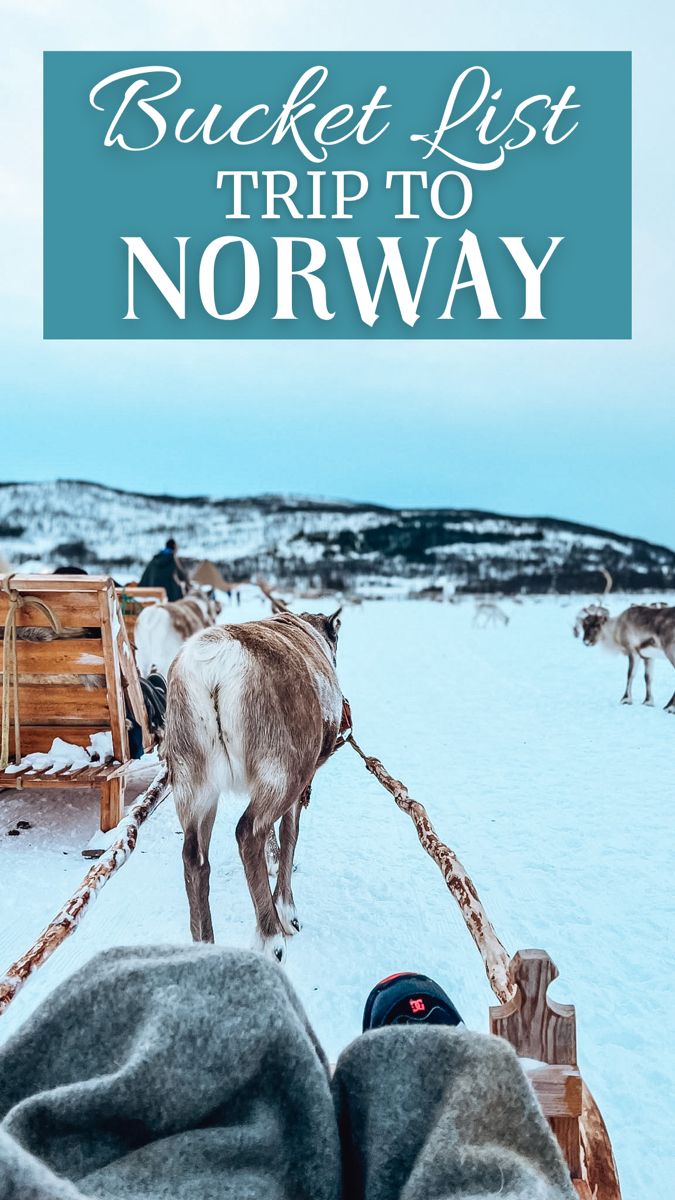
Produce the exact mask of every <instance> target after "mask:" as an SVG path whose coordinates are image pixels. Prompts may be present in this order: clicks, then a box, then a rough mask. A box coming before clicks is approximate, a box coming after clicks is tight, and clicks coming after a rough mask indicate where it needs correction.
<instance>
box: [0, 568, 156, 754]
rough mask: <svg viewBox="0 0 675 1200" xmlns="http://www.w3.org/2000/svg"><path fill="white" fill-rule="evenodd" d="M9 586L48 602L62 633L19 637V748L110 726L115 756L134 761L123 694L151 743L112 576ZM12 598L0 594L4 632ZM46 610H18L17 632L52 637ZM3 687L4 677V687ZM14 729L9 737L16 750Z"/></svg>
mask: <svg viewBox="0 0 675 1200" xmlns="http://www.w3.org/2000/svg"><path fill="white" fill-rule="evenodd" d="M10 588H11V590H12V591H13V592H18V593H20V594H21V595H22V596H24V595H25V596H34V597H36V598H37V599H38V600H40V601H41V602H42V603H44V604H45V605H47V607H48V609H49V612H50V613H52V614H53V616H54V618H55V620H56V622H57V623H58V625H59V627H60V629H61V631H62V632H63V633H65V634H66V635H69V636H65V637H62V636H59V637H56V638H53V639H51V640H48V641H25V640H23V639H21V637H20V632H19V638H18V639H17V646H16V650H17V669H18V695H19V714H20V728H21V752H22V754H30V753H33V752H34V751H43V752H46V751H48V750H49V749H50V747H51V744H52V742H53V740H54V738H55V737H60V738H62V739H63V740H64V741H67V742H72V743H75V744H76V745H84V746H86V745H87V744H88V742H89V738H90V736H91V734H92V733H97V732H102V731H110V733H111V734H112V745H113V755H114V757H115V759H116V760H117V761H119V762H127V761H128V760H129V736H128V728H127V717H126V704H125V692H126V694H127V696H128V699H129V707H130V709H131V711H132V712H133V715H134V717H135V719H136V720H137V721H138V722H139V724H140V725H141V729H142V733H143V742H144V747H145V748H146V749H150V747H151V745H152V737H151V735H150V732H149V729H148V725H147V716H146V712H145V705H144V703H143V696H142V692H141V688H140V683H139V679H138V673H137V670H136V663H135V660H134V655H133V650H132V648H131V645H130V642H129V638H128V635H127V631H126V629H125V625H124V621H123V618H122V614H121V611H120V606H119V602H118V599H117V596H116V593H115V586H114V584H113V581H112V580H111V579H109V578H108V577H106V576H93V575H88V576H84V575H51V576H50V575H14V576H12V577H11V583H10ZM9 608H10V597H9V596H8V595H7V593H6V592H4V591H0V626H1V627H2V631H3V637H4V631H5V624H6V620H7V614H8V612H9ZM51 625H52V623H51V621H50V617H49V614H48V613H46V612H45V611H44V610H43V609H42V608H40V607H38V606H37V605H31V604H25V605H22V606H21V607H20V608H18V609H17V610H16V626H17V631H20V630H21V629H25V628H27V627H33V628H35V629H38V630H42V629H44V630H45V632H46V633H48V634H51V632H52V629H51ZM4 686H5V683H4V680H3V687H4ZM13 741H14V739H13V733H12V739H11V743H10V746H11V749H12V753H14V752H15V748H14V746H13Z"/></svg>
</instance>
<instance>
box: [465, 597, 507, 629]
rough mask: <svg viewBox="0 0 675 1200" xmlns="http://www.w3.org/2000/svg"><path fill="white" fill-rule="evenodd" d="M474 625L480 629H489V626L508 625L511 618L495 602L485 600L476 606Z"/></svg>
mask: <svg viewBox="0 0 675 1200" xmlns="http://www.w3.org/2000/svg"><path fill="white" fill-rule="evenodd" d="M473 623H474V625H477V626H478V628H479V629H487V627H488V625H508V623H509V618H508V615H507V613H505V612H504V610H503V608H500V607H499V605H498V604H495V602H494V600H483V601H481V603H480V604H477V605H476V611H475V613H474V614H473Z"/></svg>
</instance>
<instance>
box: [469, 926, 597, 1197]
mask: <svg viewBox="0 0 675 1200" xmlns="http://www.w3.org/2000/svg"><path fill="white" fill-rule="evenodd" d="M510 974H511V978H512V979H513V981H514V983H515V984H516V994H515V996H514V997H513V999H512V1000H509V1001H508V1002H507V1003H506V1004H498V1005H493V1006H492V1007H491V1008H490V1033H493V1034H497V1036H498V1037H503V1038H505V1039H506V1041H507V1042H510V1043H511V1045H512V1046H513V1048H514V1049H515V1051H516V1053H517V1054H518V1055H519V1056H520V1057H521V1058H525V1059H534V1060H535V1061H536V1062H537V1063H540V1064H542V1066H540V1067H538V1068H537V1067H534V1068H533V1067H530V1069H529V1070H528V1074H529V1076H530V1082H531V1083H532V1085H533V1087H534V1090H535V1092H536V1095H537V1098H538V1100H539V1103H540V1104H541V1107H542V1109H543V1111H544V1115H545V1116H546V1117H547V1118H548V1120H549V1123H550V1125H551V1128H552V1130H553V1132H554V1134H555V1135H556V1137H557V1139H558V1143H559V1145H560V1148H561V1150H562V1152H563V1154H564V1156H565V1159H566V1162H567V1165H568V1167H569V1170H570V1176H571V1178H572V1182H573V1184H574V1186H575V1188H576V1192H577V1196H578V1197H579V1200H621V1190H620V1187H619V1179H618V1174H617V1169H616V1163H615V1162H614V1156H613V1153H612V1146H611V1143H610V1140H609V1136H608V1134H607V1130H606V1128H605V1125H604V1122H603V1120H602V1117H601V1115H600V1112H599V1110H598V1107H597V1105H596V1103H595V1101H594V1099H593V1097H592V1095H591V1093H590V1092H589V1091H588V1088H587V1087H586V1086H585V1084H584V1082H583V1080H582V1078H581V1075H580V1072H579V1067H578V1064H577V1036H576V1015H575V1010H574V1005H573V1004H559V1003H556V1002H555V1001H554V1000H549V997H548V989H549V986H550V985H551V983H553V980H554V979H556V978H557V976H558V968H557V967H556V965H555V963H554V962H552V961H551V959H550V958H549V956H548V954H547V953H546V951H545V950H519V951H518V953H517V954H515V955H514V957H513V958H512V959H511V962H510ZM544 1064H545V1065H544Z"/></svg>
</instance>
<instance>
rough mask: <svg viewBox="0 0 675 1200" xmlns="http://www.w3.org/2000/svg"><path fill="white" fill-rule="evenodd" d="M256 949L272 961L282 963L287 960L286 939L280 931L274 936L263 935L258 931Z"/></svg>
mask: <svg viewBox="0 0 675 1200" xmlns="http://www.w3.org/2000/svg"><path fill="white" fill-rule="evenodd" d="M254 949H255V950H257V951H258V952H259V953H260V954H263V955H264V956H265V958H269V959H271V960H272V962H276V963H279V964H280V965H282V964H283V963H284V962H285V961H286V939H285V937H283V936H282V934H280V933H275V934H274V935H273V937H262V936H261V934H260V933H256V938H255V946H254Z"/></svg>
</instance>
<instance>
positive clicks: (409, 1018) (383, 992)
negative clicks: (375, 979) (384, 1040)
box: [363, 971, 463, 1033]
mask: <svg viewBox="0 0 675 1200" xmlns="http://www.w3.org/2000/svg"><path fill="white" fill-rule="evenodd" d="M462 1023H463V1022H462V1018H461V1017H460V1015H459V1013H458V1012H457V1009H456V1008H455V1006H454V1004H453V1003H452V1000H451V999H450V997H449V996H448V995H446V993H445V992H444V991H443V988H442V987H441V986H440V985H439V984H438V983H436V982H435V981H434V980H433V979H429V976H428V975H417V974H415V973H414V972H412V971H400V972H399V973H398V974H397V975H389V976H388V977H387V978H386V979H382V980H381V981H380V982H379V983H378V984H376V986H375V987H374V988H373V990H372V992H371V993H370V995H369V997H368V999H367V1000H366V1007H365V1009H364V1012H363V1032H364V1033H366V1031H367V1030H369V1029H381V1028H382V1027H383V1026H384V1025H461V1024H462Z"/></svg>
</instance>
